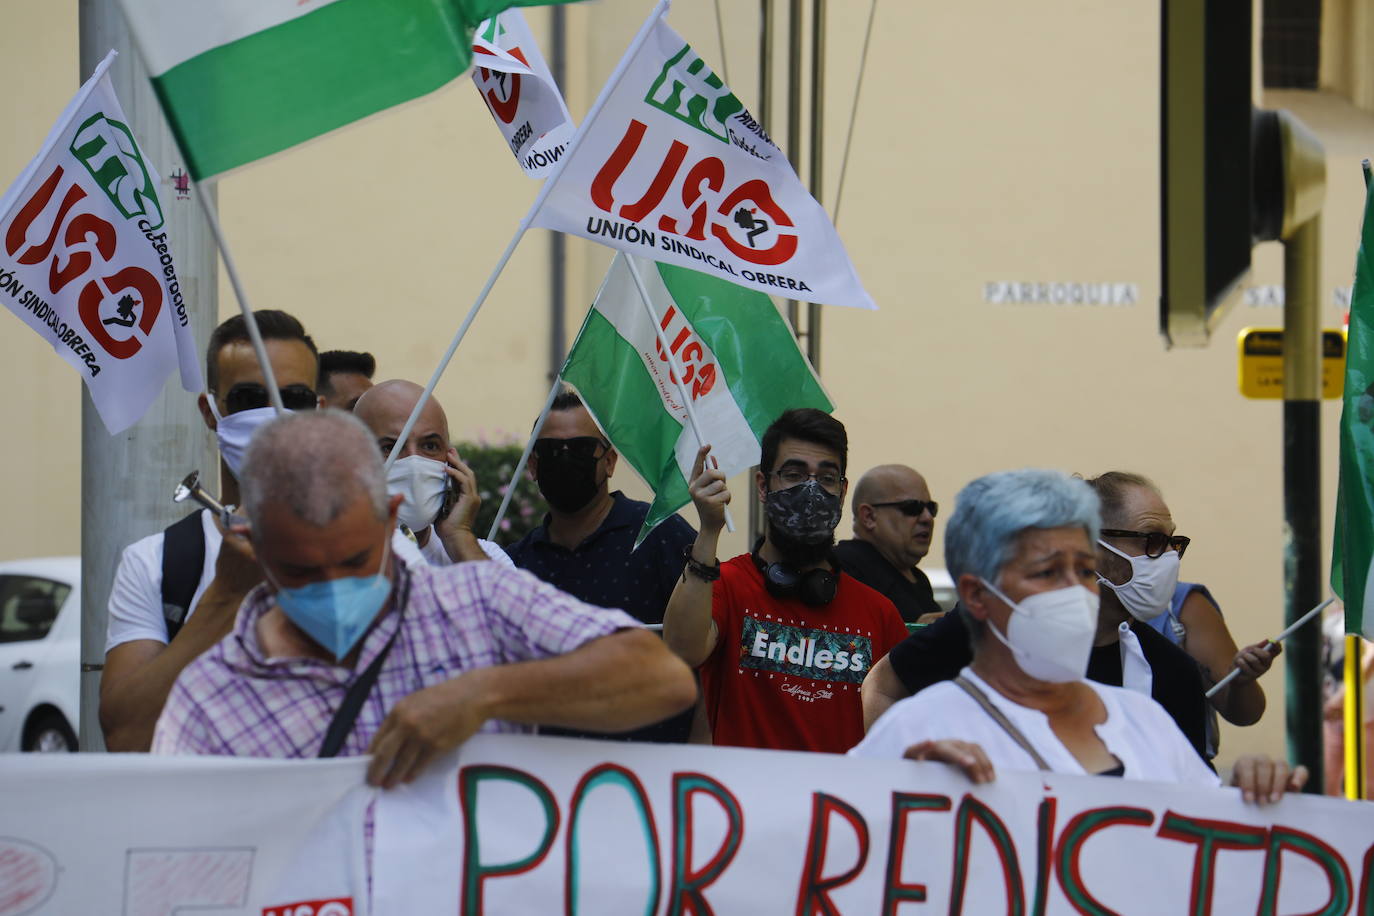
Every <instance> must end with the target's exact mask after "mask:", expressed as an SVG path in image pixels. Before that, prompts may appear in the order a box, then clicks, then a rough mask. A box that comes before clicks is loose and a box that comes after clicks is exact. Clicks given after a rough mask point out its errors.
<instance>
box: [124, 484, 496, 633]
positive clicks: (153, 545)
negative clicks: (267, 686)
mask: <svg viewBox="0 0 1374 916" xmlns="http://www.w3.org/2000/svg"><path fill="white" fill-rule="evenodd" d="M200 522H201V528H202V529H203V530H204V531H205V562H204V563H203V564H202V566H201V572H200V582H198V583H197V584H196V591H195V594H194V595H193V596H192V597H191V607H190V608H189V609H188V610H187V612H186V617H187V619H189V618H190V616H191V614H193V613H194V612H195V609H196V605H198V604H199V603H200V597H201V595H203V594H204V593H205V589H206V587H207V586H209V584H210V580H211V579H213V578H214V577H215V560H216V559H217V558H218V557H219V548H220V545H221V544H222V543H224V537H223V535H221V534H220V533H219V529H218V528H216V527H215V523H214V520H213V519H212V518H211V516H210V511H209V510H208V509H202V510H200ZM162 541H163V532H161V531H159V532H157V533H156V534H150V535H148V536H147V537H145V538H142V539H141V540H137V541H135V542H134V543H132V544H130V545H129V546H128V547H126V548H124V554H123V556H121V557H120V560H119V568H118V569H116V570H115V577H114V584H113V585H112V586H111V587H110V604H109V624H108V629H107V630H106V632H105V651H106V652H109V651H110V650H111V649H113V648H114V647H115V646H118V645H122V644H123V643H126V642H133V641H134V640H136V639H153V640H156V641H158V642H160V643H166V642H167V621H166V620H165V619H164V618H163V616H162ZM429 543H430V544H431V545H437V546H438V548H439V556H441V557H443V560H442V562H435V561H434V560H432V559H431V556H430V554H431V551H429V550H428V549H427V550H425V551H421V550H420V548H418V547H416V546H415V544H414V542H412V541H411V540H410V538H408V537H406V536H405V535H403V534H401V533H400V531H397V532H396V533H395V534H394V535H393V536H392V539H391V547H392V549H393V550H394V551H395V552H396V553H397V555H398V556H400V557H402V558H403V559H404V560H405V561H406V562H407V563H420V562H428V563H431V564H432V565H439V566H447V565H449V564H450V563H451V562H452V561H451V560H449V559H448V555H447V554H445V553H444V548H443V545H442V544H440V543H439V538H438V537H436V536H434V535H432V534H431V535H430V539H429ZM477 543H479V544H481V545H482V550H483V551H485V552H486V554H487V556H489V557H491V558H492V560H494V561H495V562H497V563H500V564H502V565H504V566H509V567H511V568H514V566H515V564H514V563H512V562H511V560H510V557H508V556H506V552H505V551H504V550H502V549H501V548H500V547H499V546H497V545H496V544H493V543H491V542H490V541H483V540H480V539H479V540H478V542H477Z"/></svg>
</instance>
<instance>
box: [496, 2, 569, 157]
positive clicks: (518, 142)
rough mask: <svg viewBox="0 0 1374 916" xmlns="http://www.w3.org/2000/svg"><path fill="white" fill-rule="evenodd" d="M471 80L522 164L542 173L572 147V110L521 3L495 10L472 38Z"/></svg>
mask: <svg viewBox="0 0 1374 916" xmlns="http://www.w3.org/2000/svg"><path fill="white" fill-rule="evenodd" d="M472 52H473V53H472V63H473V69H472V81H473V83H474V84H475V85H476V86H477V91H478V92H479V93H481V95H482V100H483V101H484V102H486V103H487V108H488V109H490V111H491V116H492V117H493V118H495V119H496V126H497V127H498V128H500V130H501V135H502V136H504V137H505V138H506V142H507V143H508V144H510V149H511V152H512V153H514V154H515V158H516V160H517V161H518V162H519V163H520V167H521V168H523V169H524V170H525V174H526V175H529V176H530V177H531V178H543V177H544V176H545V175H546V174H547V173H548V171H549V170H550V169H551V168H553V166H554V163H556V162H557V161H558V160H559V159H560V158H561V157H562V155H563V152H564V151H565V150H566V149H567V146H568V141H569V140H571V139H572V135H573V132H574V127H573V122H572V115H570V114H568V106H567V103H565V102H564V101H563V94H562V93H561V92H559V91H558V84H557V83H555V82H554V81H553V74H552V73H550V72H549V65H548V64H546V63H545V62H544V55H542V54H540V53H539V45H537V44H535V41H534V33H533V32H531V31H530V27H529V25H528V24H526V22H525V16H524V14H522V13H521V12H520V11H519V10H518V9H509V10H506V11H505V12H503V13H501V14H499V15H497V16H493V17H492V18H491V19H488V20H486V21H485V22H483V23H482V24H481V25H479V26H478V27H477V33H476V34H475V35H474V36H473V39H472Z"/></svg>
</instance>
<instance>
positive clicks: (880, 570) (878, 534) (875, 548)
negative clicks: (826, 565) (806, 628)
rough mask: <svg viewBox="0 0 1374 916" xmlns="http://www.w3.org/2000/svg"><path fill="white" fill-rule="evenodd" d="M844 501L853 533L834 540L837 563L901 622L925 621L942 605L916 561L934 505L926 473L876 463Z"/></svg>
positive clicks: (926, 544) (926, 548) (930, 530)
mask: <svg viewBox="0 0 1374 916" xmlns="http://www.w3.org/2000/svg"><path fill="white" fill-rule="evenodd" d="M850 505H851V509H852V512H853V515H854V537H853V539H851V540H848V541H841V542H840V543H838V544H836V545H835V553H834V556H835V559H836V560H837V561H838V562H839V564H840V568H841V569H843V570H844V571H845V572H847V573H849V574H850V575H851V576H853V577H854V578H855V579H858V580H859V581H860V582H862V583H863V584H864V585H867V586H868V587H869V588H871V589H873V590H874V591H877V592H881V593H882V594H883V595H885V596H886V597H887V598H888V600H890V601H891V602H892V603H893V604H895V605H896V606H897V611H898V612H899V613H900V614H901V615H902V620H904V621H905V622H906V623H930V622H931V621H932V620H933V619H935V618H936V617H938V616H939V615H940V614H941V613H942V612H943V608H941V607H940V605H939V604H938V603H936V601H935V591H934V589H932V588H931V586H930V579H928V578H926V574H925V573H923V572H922V571H921V570H920V569H919V567H918V565H917V564H919V563H920V562H921V560H922V559H924V558H925V555H926V554H927V553H929V552H930V539H931V536H932V535H933V534H934V532H935V514H936V513H937V512H939V511H940V507H939V505H938V504H937V503H936V502H935V501H934V500H932V499H931V498H930V487H929V486H927V485H926V479H925V478H924V477H922V476H921V475H920V474H918V473H917V472H916V471H914V470H913V469H911V468H909V467H907V466H906V465H904V464H883V465H879V466H878V467H876V468H873V469H871V470H870V471H869V472H868V473H866V474H864V475H863V476H862V477H860V478H859V482H858V483H857V484H855V485H854V497H853V501H852V502H851V504H850Z"/></svg>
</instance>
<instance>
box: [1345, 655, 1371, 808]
mask: <svg viewBox="0 0 1374 916" xmlns="http://www.w3.org/2000/svg"><path fill="white" fill-rule="evenodd" d="M1363 654H1364V645H1363V640H1361V639H1360V637H1359V636H1357V635H1356V634H1354V633H1350V634H1347V635H1346V637H1345V722H1344V725H1345V742H1344V745H1345V797H1346V798H1348V799H1351V800H1353V801H1359V800H1360V799H1362V798H1364V797H1365V794H1366V793H1365V789H1366V786H1365V784H1364V783H1365V778H1364V777H1365V765H1364V760H1365V756H1364V755H1365V751H1366V750H1367V749H1366V748H1365V746H1364V677H1363V674H1364V665H1363V661H1364V659H1363V657H1362V656H1363Z"/></svg>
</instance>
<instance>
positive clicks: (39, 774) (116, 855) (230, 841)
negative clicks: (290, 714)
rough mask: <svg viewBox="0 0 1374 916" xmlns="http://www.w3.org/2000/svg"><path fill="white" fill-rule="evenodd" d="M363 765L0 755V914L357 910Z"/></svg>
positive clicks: (362, 901) (331, 913) (264, 915)
mask: <svg viewBox="0 0 1374 916" xmlns="http://www.w3.org/2000/svg"><path fill="white" fill-rule="evenodd" d="M366 766H367V761H366V760H362V759H357V758H353V759H346V760H323V761H310V762H305V761H299V760H245V759H235V758H228V757H151V756H148V755H147V754H74V755H70V756H68V755H61V756H54V755H48V754H6V755H0V916H20V914H25V916H28V914H33V916H71V914H74V913H119V914H123V916H173V914H176V913H190V912H197V913H198V912H202V911H204V912H207V913H213V914H215V916H361V914H363V913H365V912H366V911H367V905H366V895H367V889H366V872H365V866H364V864H363V843H362V837H363V816H364V812H365V809H366V806H367V803H368V802H369V801H370V800H371V799H372V797H373V796H374V795H375V790H372V789H369V788H367V787H366V786H365V785H364V784H363V775H364V773H365V772H366Z"/></svg>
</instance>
